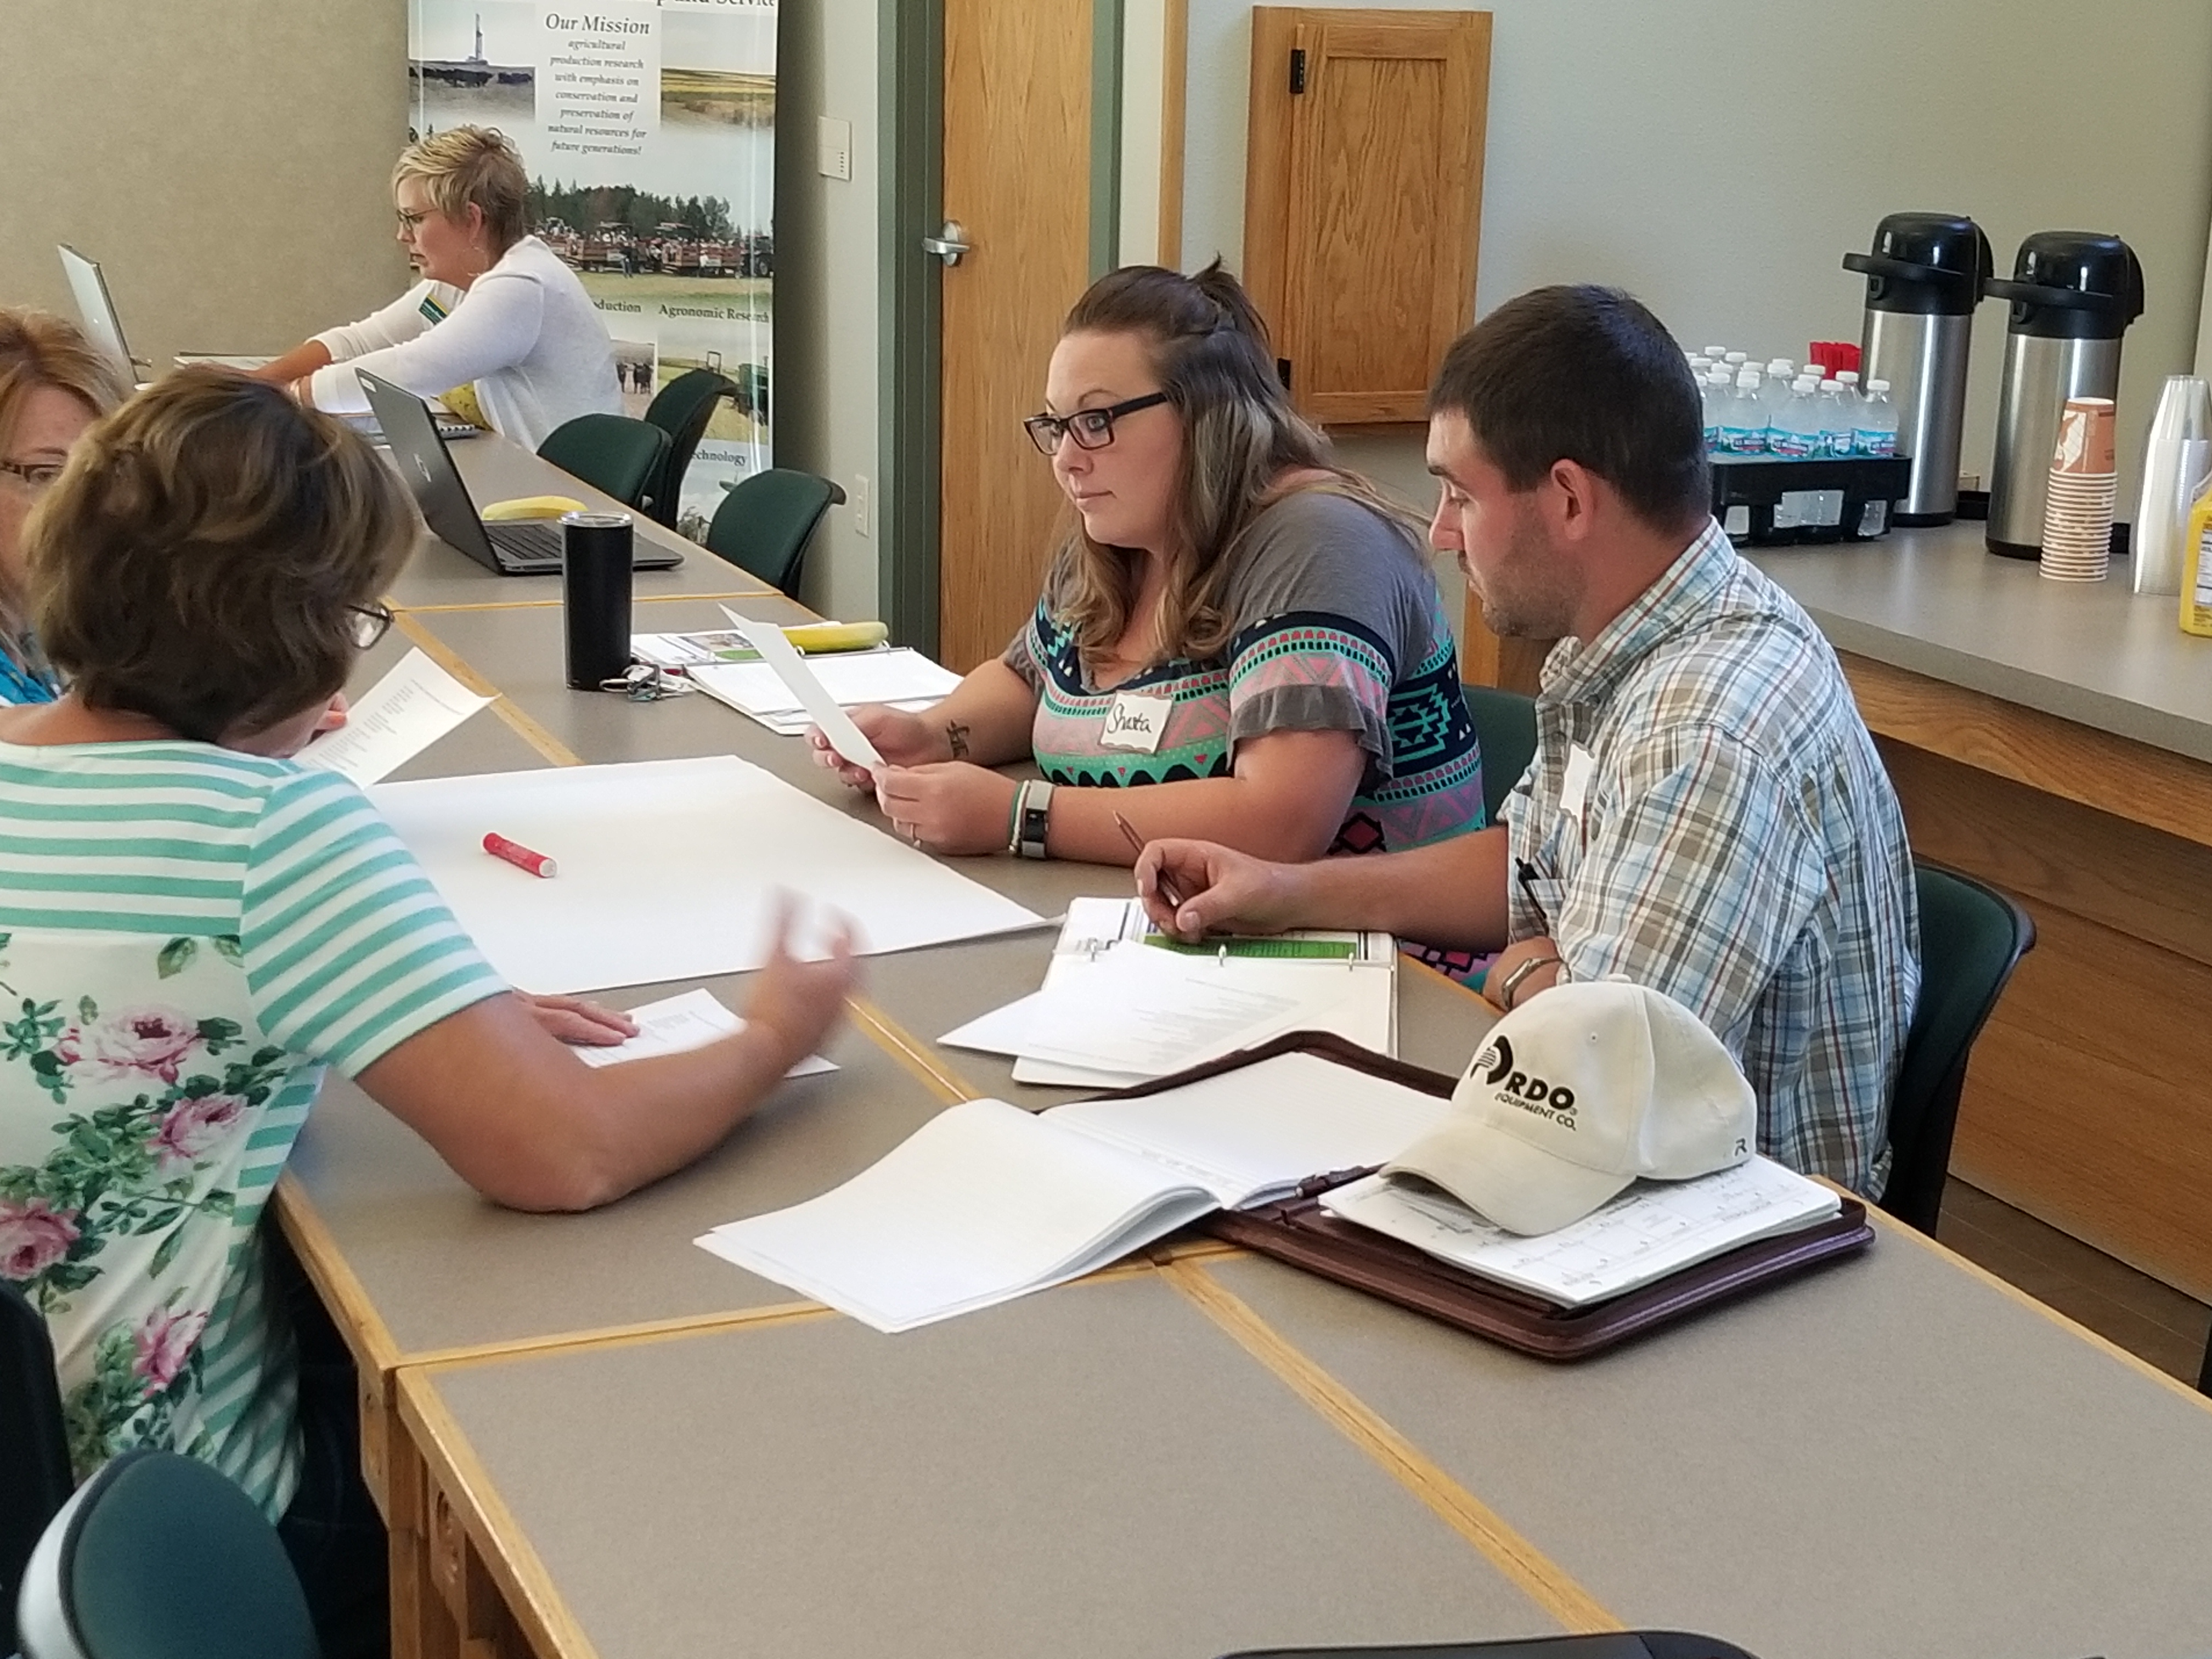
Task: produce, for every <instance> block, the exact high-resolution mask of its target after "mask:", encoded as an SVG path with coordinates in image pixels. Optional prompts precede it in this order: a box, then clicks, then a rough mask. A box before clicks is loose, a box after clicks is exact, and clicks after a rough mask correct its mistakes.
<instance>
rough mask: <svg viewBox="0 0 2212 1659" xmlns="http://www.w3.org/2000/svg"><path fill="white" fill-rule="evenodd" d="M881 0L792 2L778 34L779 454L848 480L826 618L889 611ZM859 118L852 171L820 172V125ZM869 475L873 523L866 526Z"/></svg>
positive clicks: (822, 570)
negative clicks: (883, 500) (880, 234)
mask: <svg viewBox="0 0 2212 1659" xmlns="http://www.w3.org/2000/svg"><path fill="white" fill-rule="evenodd" d="M876 101H877V100H876V0H783V3H782V6H781V10H780V12H779V15H778V24H777V34H776V179H775V246H776V282H775V459H776V464H777V465H780V466H793V467H800V468H804V469H805V471H809V472H817V473H819V474H821V475H822V476H823V477H829V478H835V479H836V481H837V482H838V483H841V484H842V485H843V486H844V488H845V491H846V495H847V497H848V500H847V502H846V504H845V505H844V506H842V507H831V508H830V509H829V517H828V518H827V519H826V520H823V526H822V529H821V531H820V532H819V534H818V537H817V540H816V542H815V544H814V550H813V551H812V552H811V553H810V554H809V555H808V556H807V565H806V571H805V578H804V580H802V582H801V585H800V586H801V597H802V598H803V599H805V601H806V603H807V604H809V605H812V606H813V607H814V608H815V609H816V610H817V611H821V612H822V613H823V615H824V616H829V617H836V618H837V619H838V620H839V621H841V622H864V621H867V620H869V619H871V618H872V617H876V616H878V615H879V614H880V611H879V602H878V575H877V573H878V558H879V556H881V555H882V553H883V550H884V540H883V537H882V534H881V532H880V531H879V530H878V523H879V522H880V517H881V515H880V514H879V513H878V510H877V509H878V506H879V502H878V500H877V496H878V488H877V485H878V480H879V479H880V477H881V476H882V468H881V467H880V465H878V461H877V449H878V411H879V409H880V406H881V399H880V398H878V394H877V381H878V373H879V369H878V356H877V337H878V330H877V321H876V318H877V300H878V289H879V284H878V261H877V247H876V244H877V217H878V201H879V191H880V188H881V185H882V179H881V178H880V176H879V172H880V170H879V168H878V166H877V123H876ZM825 115H826V116H831V117H834V118H837V119H840V120H846V121H850V122H851V123H852V124H853V149H852V157H853V176H852V178H851V179H850V180H846V179H826V178H824V177H823V175H822V174H821V173H820V172H819V171H818V170H817V159H818V158H817V143H816V125H815V124H816V121H817V118H819V117H822V116H825ZM864 479H865V480H866V484H865V489H866V494H867V497H868V501H867V528H868V533H867V534H866V536H863V535H862V534H860V513H859V511H858V508H859V506H860V493H861V490H862V489H863V487H864V486H863V484H862V480H864Z"/></svg>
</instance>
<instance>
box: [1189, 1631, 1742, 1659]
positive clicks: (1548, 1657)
mask: <svg viewBox="0 0 2212 1659" xmlns="http://www.w3.org/2000/svg"><path fill="white" fill-rule="evenodd" d="M1223 1659H1751V1655H1749V1654H1748V1653H1746V1652H1745V1651H1744V1650H1742V1649H1741V1648H1740V1647H1737V1646H1735V1644H1733V1643H1729V1642H1723V1641H1720V1640H1718V1639H1717V1638H1713V1637H1711V1636H1692V1635H1690V1634H1688V1633H1687V1632H1683V1631H1677V1630H1620V1631H1603V1632H1599V1633H1597V1634H1595V1635H1591V1636H1532V1637H1529V1638H1527V1639H1525V1640H1520V1641H1515V1640H1507V1641H1502V1642H1424V1643H1419V1644H1415V1645H1413V1646H1411V1647H1405V1646H1387V1647H1379V1648H1378V1647H1364V1648H1269V1649H1267V1650H1265V1651H1261V1650H1258V1649H1248V1650H1244V1651H1243V1652H1239V1653H1231V1654H1226V1655H1224V1656H1223Z"/></svg>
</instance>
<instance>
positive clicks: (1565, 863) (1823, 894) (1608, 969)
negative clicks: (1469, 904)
mask: <svg viewBox="0 0 2212 1659" xmlns="http://www.w3.org/2000/svg"><path fill="white" fill-rule="evenodd" d="M1577 750H1579V751H1580V752H1581V754H1582V755H1583V756H1586V757H1587V759H1576V758H1574V757H1575V756H1576V753H1577ZM1571 768H1572V770H1573V771H1574V772H1575V773H1576V774H1577V775H1578V784H1579V787H1571V785H1570V782H1569V772H1570V769H1571ZM1577 795H1579V797H1580V799H1579V801H1578V802H1577V799H1575V797H1576V796H1577ZM1577 805H1578V807H1579V810H1578V811H1577V810H1574V809H1576V808H1577ZM1502 816H1503V817H1504V818H1505V820H1506V823H1507V825H1508V831H1509V836H1510V843H1509V844H1510V849H1511V853H1512V856H1513V858H1514V860H1515V866H1514V872H1515V878H1514V879H1512V880H1510V882H1509V883H1508V884H1507V890H1508V894H1509V901H1508V902H1509V906H1510V912H1509V914H1510V927H1511V933H1512V937H1513V938H1515V939H1527V938H1531V937H1534V936H1538V935H1543V934H1548V935H1549V936H1550V937H1551V938H1552V939H1553V940H1554V941H1556V942H1557V944H1558V945H1559V954H1560V955H1561V957H1564V958H1565V963H1566V966H1567V972H1568V975H1569V976H1570V977H1571V978H1573V979H1577V980H1594V979H1602V978H1604V977H1606V976H1607V975H1621V976H1623V977H1626V978H1627V979H1630V980H1633V981H1637V982H1638V983H1639V984H1644V985H1649V986H1651V987H1656V989H1659V990H1662V991H1664V992H1666V993H1667V994H1668V995H1669V996H1672V997H1673V998H1674V999H1675V1000H1677V1001H1678V1002H1680V1003H1682V1004H1683V1005H1684V1006H1687V1007H1689V1008H1691V1009H1692V1010H1693V1011H1695V1012H1696V1013H1697V1014H1698V1015H1699V1018H1702V1019H1704V1020H1705V1023H1706V1024H1708V1025H1709V1026H1711V1028H1712V1030H1714V1031H1715V1032H1716V1033H1717V1035H1718V1036H1719V1037H1720V1039H1721V1041H1722V1042H1724V1043H1725V1044H1726V1045H1727V1046H1728V1048H1729V1052H1730V1053H1732V1054H1735V1056H1736V1058H1737V1060H1739V1061H1740V1062H1741V1065H1742V1066H1743V1069H1744V1073H1745V1075H1746V1076H1747V1077H1748V1078H1749V1079H1751V1084H1752V1086H1753V1089H1754V1090H1755V1091H1757V1092H1758V1095H1759V1150H1760V1151H1761V1152H1765V1153H1766V1154H1767V1155H1768V1156H1769V1157H1771V1158H1776V1159H1778V1160H1779V1161H1780V1162H1782V1163H1784V1164H1788V1165H1790V1167H1791V1168H1792V1169H1796V1170H1804V1171H1806V1172H1808V1173H1809V1174H1814V1175H1823V1176H1828V1177H1829V1178H1830V1179H1832V1180H1833V1181H1836V1182H1839V1183H1841V1184H1842V1185H1844V1186H1846V1187H1849V1188H1851V1189H1852V1190H1853V1191H1855V1192H1857V1193H1860V1194H1864V1195H1866V1196H1868V1197H1869V1198H1871V1197H1875V1196H1878V1195H1879V1194H1880V1193H1881V1188H1882V1183H1883V1182H1884V1181H1885V1180H1886V1179H1887V1176H1888V1172H1889V1152H1888V1146H1887V1134H1886V1130H1885V1125H1886V1121H1887V1115H1888V1109H1889V1094H1890V1089H1891V1087H1892V1085H1893V1083H1894V1081H1895V1079H1896V1076H1897V1067H1898V1061H1899V1055H1900V1054H1901V1053H1902V1050H1903V1048H1904V1044H1905V1028H1906V1026H1907V1025H1908V1024H1910V1022H1911V1018H1912V1003H1913V998H1914V995H1915V994H1916V993H1917V990H1918V988H1919V984H1920V965H1919V955H1920V944H1919V920H1918V914H1917V906H1916V904H1915V902H1914V896H1913V880H1912V860H1911V852H1910V850H1909V849H1908V848H1907V846H1906V842H1905V823H1904V818H1903V817H1902V815H1901V814H1900V813H1899V810H1898V805H1897V796H1896V794H1895V793H1894V792H1893V790H1892V789H1891V787H1890V783H1889V776H1888V774H1887V773H1886V772H1885V771H1884V770H1883V769H1882V765H1881V758H1880V757H1878V756H1877V755H1876V754H1875V747H1874V740H1873V739H1872V738H1870V737H1869V735H1868V733H1867V729H1866V726H1865V725H1864V723H1863V721H1861V720H1860V719H1859V714H1858V708H1857V705H1856V704H1855V703H1854V702H1852V700H1851V694H1850V687H1849V686H1848V685H1846V684H1844V676H1843V671H1842V669H1841V667H1840V666H1839V665H1838V663H1837V661H1836V656H1835V653H1834V652H1833V651H1832V650H1831V649H1830V648H1829V646H1828V642H1827V641H1826V640H1825V639H1824V638H1822V636H1821V635H1820V629H1818V628H1816V627H1815V626H1814V623H1813V621H1812V619H1811V618H1810V617H1808V616H1807V615H1806V614H1805V613H1804V611H1802V610H1801V609H1800V608H1799V607H1798V605H1797V604H1796V601H1795V600H1793V599H1790V596H1789V595H1788V594H1786V593H1784V592H1783V591H1782V590H1781V589H1780V588H1778V587H1777V586H1775V585H1774V584H1773V583H1772V582H1771V581H1770V580H1767V578H1766V577H1765V575H1764V574H1761V573H1760V572H1759V570H1757V569H1755V568H1753V567H1752V566H1751V565H1748V564H1747V563H1745V562H1743V561H1742V560H1741V559H1740V558H1738V557H1737V556H1736V553H1735V549H1734V548H1733V547H1732V546H1731V545H1729V541H1728V538H1726V537H1724V536H1723V535H1722V533H1721V530H1720V526H1718V525H1717V524H1712V523H1710V522H1709V523H1708V524H1707V526H1706V527H1705V531H1704V532H1702V533H1701V534H1700V535H1699V537H1698V538H1697V539H1696V540H1694V541H1693V542H1692V543H1691V544H1690V545H1689V546H1688V547H1687V548H1686V549H1685V550H1684V551H1683V552H1682V554H1681V556H1680V557H1679V558H1677V559H1676V560H1675V561H1674V563H1673V564H1672V565H1671V566H1669V567H1668V569H1667V571H1666V573H1665V574H1663V575H1662V576H1661V577H1660V578H1659V580H1656V582H1654V583H1653V584H1652V585H1651V586H1650V587H1649V588H1647V589H1646V590H1645V591H1644V593H1643V594H1642V595H1640V596H1639V597H1638V599H1636V601H1635V602H1634V603H1633V604H1632V605H1630V606H1629V607H1628V609H1627V610H1626V611H1623V612H1622V613H1621V614H1620V616H1619V617H1615V618H1614V619H1613V621H1612V622H1611V623H1608V624H1607V626H1606V627H1605V628H1604V629H1602V630H1601V631H1600V632H1599V633H1598V635H1596V636H1595V638H1594V639H1591V640H1589V641H1580V640H1571V639H1570V640H1564V641H1560V643H1559V646H1558V647H1556V648H1555V649H1554V650H1553V653H1552V654H1551V656H1550V658H1549V659H1547V661H1546V662H1545V665H1544V673H1543V692H1542V695H1541V696H1539V697H1538V698H1537V701H1536V757H1535V760H1534V763H1532V764H1531V765H1530V767H1529V769H1528V774H1527V775H1525V776H1524V777H1523V778H1522V780H1521V781H1520V783H1519V785H1518V786H1517V787H1516V788H1515V790H1514V792H1513V794H1512V796H1511V798H1510V799H1509V800H1508V801H1507V802H1506V804H1505V807H1504V813H1503V815H1502Z"/></svg>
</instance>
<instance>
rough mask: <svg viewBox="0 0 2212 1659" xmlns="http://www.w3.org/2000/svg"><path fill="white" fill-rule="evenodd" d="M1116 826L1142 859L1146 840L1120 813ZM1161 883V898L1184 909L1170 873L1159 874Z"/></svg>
mask: <svg viewBox="0 0 2212 1659" xmlns="http://www.w3.org/2000/svg"><path fill="white" fill-rule="evenodd" d="M1114 824H1115V828H1116V829H1119V830H1121V838H1122V839H1123V840H1124V841H1127V842H1128V843H1129V845H1130V846H1131V847H1132V848H1134V849H1135V850H1136V852H1137V854H1138V855H1139V857H1142V856H1143V854H1144V851H1145V838H1144V837H1143V836H1140V835H1139V834H1138V833H1137V832H1136V829H1134V827H1133V826H1132V825H1131V823H1129V820H1128V819H1127V818H1125V817H1122V816H1121V814H1120V813H1119V812H1116V813H1115V814H1114ZM1159 882H1160V896H1161V897H1162V898H1164V899H1165V900H1166V901H1167V902H1169V903H1170V904H1171V905H1173V906H1174V907H1175V908H1176V909H1178V910H1180V909H1182V894H1180V893H1178V892H1176V885H1175V883H1173V882H1172V881H1170V880H1169V879H1168V872H1166V871H1164V870H1163V871H1161V872H1159Z"/></svg>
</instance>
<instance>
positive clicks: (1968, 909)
mask: <svg viewBox="0 0 2212 1659" xmlns="http://www.w3.org/2000/svg"><path fill="white" fill-rule="evenodd" d="M1912 868H1913V875H1914V878H1915V885H1916V886H1917V888H1918V890H1919V897H1920V1000H1919V1001H1918V1002H1917V1003H1916V1004H1915V1005H1914V1006H1913V1010H1912V1024H1911V1028H1910V1030H1908V1031H1907V1033H1906V1035H1905V1056H1904V1059H1903V1060H1902V1061H1901V1062H1900V1064H1899V1066H1898V1073H1897V1086H1896V1088H1895V1090H1894V1091H1893V1092H1892V1094H1891V1096H1890V1102H1889V1146H1890V1165H1889V1185H1888V1186H1887V1188H1884V1189H1883V1192H1882V1196H1881V1207H1882V1208H1883V1209H1885V1210H1887V1212H1889V1213H1890V1214H1892V1215H1893V1216H1895V1217H1896V1218H1898V1219H1899V1221H1902V1222H1905V1223H1907V1224H1908V1225H1911V1226H1914V1227H1917V1228H1918V1229H1919V1230H1920V1231H1922V1232H1924V1233H1927V1234H1929V1235H1930V1236H1931V1237H1932V1236H1933V1235H1934V1233H1935V1231H1936V1218H1937V1217H1938V1216H1939V1215H1940V1214H1941V1213H1942V1207H1943V1178H1944V1176H1945V1173H1946V1172H1947V1171H1948V1170H1949V1168H1950V1165H1951V1132H1952V1130H1953V1129H1954V1127H1956V1125H1957V1123H1958V1121H1959V1091H1960V1088H1961V1086H1962V1085H1964V1084H1965V1082H1966V1058H1967V1055H1968V1054H1970V1053H1971V1052H1972V1048H1973V1046H1974V1039H1975V1038H1976V1037H1977V1036H1980V1035H1981V1030H1982V1025H1983V1023H1984V1021H1986V1020H1987V1019H1988V1018H1989V1017H1990V1009H1992V1008H1994V1007H1995V1006H1996V1000H1997V995H1998V994H1999V993H2000V992H2002V990H2003V989H2004V987H2005V982H2006V981H2008V980H2009V979H2010V978H2011V977H2012V970H2013V968H2014V966H2015V964H2016V963H2018V962H2019V961H2020V959H2021V956H2023V955H2024V954H2025V953H2026V952H2027V951H2029V950H2031V949H2032V948H2033V946H2034V944H2035V923H2034V921H2033V920H2031V919H2030V918H2029V916H2028V914H2027V912H2026V911H2025V910H2023V909H2021V908H2020V906H2018V905H2017V904H2015V903H2014V902H2012V901H2011V900H2010V899H2008V898H2007V897H2006V896H2004V895H2003V894H2002V893H2000V892H1998V891H1997V890H1996V888H1994V887H1990V886H1988V885H1986V884H1984V883H1982V882H1978V881H1976V880H1975V879H1974V878H1972V877H1971V876H1962V875H1960V874H1959V873H1958V872H1956V871H1952V870H1945V869H1942V868H1940V867H1938V866H1936V865H1932V864H1923V863H1921V862H1920V861H1919V860H1917V859H1916V860H1913V866H1912Z"/></svg>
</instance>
